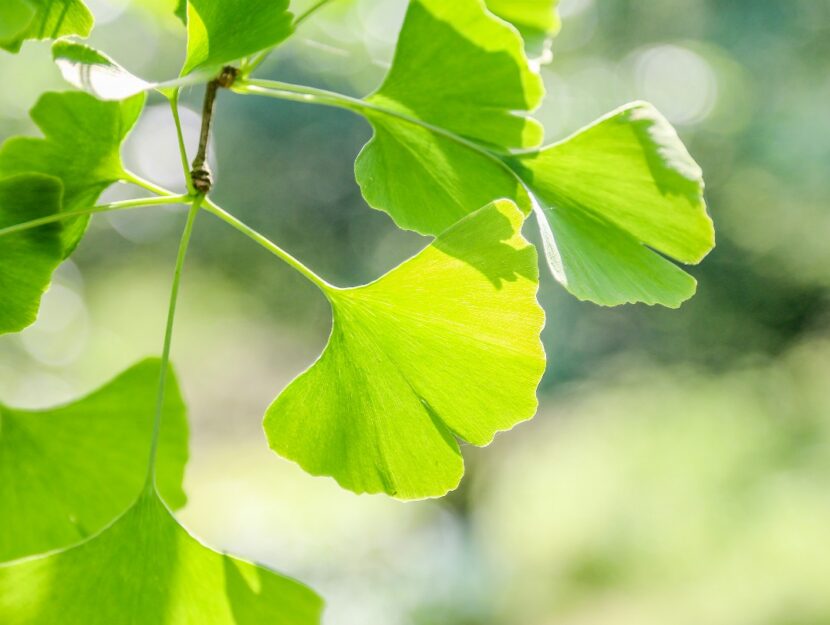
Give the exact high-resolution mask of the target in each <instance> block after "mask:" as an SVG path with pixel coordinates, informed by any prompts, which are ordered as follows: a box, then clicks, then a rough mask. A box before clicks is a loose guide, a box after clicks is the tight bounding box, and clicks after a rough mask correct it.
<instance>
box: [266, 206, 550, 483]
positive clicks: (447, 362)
mask: <svg viewBox="0 0 830 625" xmlns="http://www.w3.org/2000/svg"><path fill="white" fill-rule="evenodd" d="M522 221H523V215H522V213H521V211H519V210H518V208H516V206H515V205H514V204H513V203H511V202H508V201H500V202H497V203H494V204H491V205H489V206H487V207H485V208H483V209H481V210H479V211H477V212H475V213H473V214H471V215H468V216H467V217H465V218H464V219H462V220H461V221H459V222H458V223H457V224H456V225H455V226H453V227H452V228H451V229H450V230H448V231H447V232H445V233H444V234H442V235H441V236H439V237H438V238H437V239H436V240H435V242H433V243H432V245H430V246H429V247H427V248H426V249H425V250H424V251H422V252H421V253H420V254H418V255H417V256H415V257H414V258H412V259H410V260H409V261H407V262H405V263H404V264H402V265H400V266H399V267H398V268H396V269H394V270H393V271H391V272H390V273H388V274H386V275H385V276H384V277H382V278H380V279H379V280H377V281H376V282H373V283H371V284H369V285H367V286H363V287H358V288H354V289H345V290H332V291H331V292H330V293H329V297H330V300H331V304H332V308H333V311H334V323H333V329H332V333H331V337H330V339H329V343H328V346H327V347H326V350H325V352H324V353H323V355H322V356H321V357H320V359H319V360H318V361H317V362H316V363H315V364H314V365H313V366H312V367H311V368H310V369H309V370H308V371H306V372H305V373H304V374H302V375H301V376H300V377H299V378H297V380H295V381H294V382H293V383H292V384H291V385H290V386H289V387H288V388H287V389H286V390H285V391H284V392H283V393H282V395H281V396H280V397H279V398H278V399H277V400H276V401H275V402H274V404H273V405H272V406H271V407H270V408H269V409H268V412H267V415H266V418H265V431H266V434H267V436H268V440H269V441H270V445H271V447H272V448H273V449H274V450H275V451H277V452H278V453H280V454H282V455H283V456H285V457H287V458H290V459H292V460H295V461H297V462H298V463H299V464H300V465H301V466H302V467H304V468H305V469H306V470H307V471H308V472H309V473H312V474H314V475H329V476H333V477H334V478H336V479H337V481H338V482H339V483H340V484H341V485H342V486H343V487H344V488H347V489H349V490H353V491H355V492H358V493H361V492H368V493H378V492H383V493H388V494H390V495H394V496H396V497H399V498H401V499H415V498H423V497H431V496H440V495H443V494H445V493H446V492H447V491H449V490H451V489H452V488H454V487H455V486H457V484H458V482H459V480H460V479H461V475H462V473H463V460H462V457H461V453H460V450H459V444H458V441H457V439H462V440H464V441H467V442H469V443H472V444H474V445H487V444H488V443H490V442H491V441H492V440H493V437H494V435H495V434H496V433H497V432H498V431H501V430H507V429H509V428H511V427H513V426H514V425H516V424H517V423H519V422H521V421H524V420H526V419H529V418H531V417H532V416H533V414H534V413H535V411H536V405H537V402H536V387H537V385H538V383H539V380H540V379H541V376H542V373H543V371H544V368H545V355H544V351H543V349H542V344H541V342H540V339H539V335H540V332H541V330H542V326H543V325H544V313H543V311H542V310H541V308H540V307H539V305H538V304H537V302H536V290H537V281H538V269H537V265H536V260H537V259H536V251H535V249H534V248H533V247H532V246H530V245H529V244H528V243H527V242H526V241H525V240H524V239H523V238H522V236H521V234H520V232H519V231H520V228H521V225H522Z"/></svg>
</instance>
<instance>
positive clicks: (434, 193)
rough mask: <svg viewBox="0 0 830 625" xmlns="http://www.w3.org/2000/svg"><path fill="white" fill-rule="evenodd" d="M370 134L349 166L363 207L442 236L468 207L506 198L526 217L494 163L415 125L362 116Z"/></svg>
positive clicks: (511, 179)
mask: <svg viewBox="0 0 830 625" xmlns="http://www.w3.org/2000/svg"><path fill="white" fill-rule="evenodd" d="M366 116H367V118H368V119H369V120H370V121H371V122H372V126H373V127H374V130H375V135H374V137H373V138H372V140H371V142H370V143H369V144H367V145H366V147H365V148H364V149H363V151H362V152H361V153H360V156H359V157H358V159H357V162H356V163H355V172H356V176H357V181H358V182H359V183H360V187H361V190H362V192H363V197H364V198H365V199H366V202H367V203H368V204H369V206H372V207H374V208H377V209H379V210H384V211H386V212H388V213H389V214H390V215H391V216H392V218H393V219H394V220H395V223H396V224H397V225H398V226H399V227H400V228H404V229H407V230H415V231H416V232H421V233H423V234H435V233H438V232H443V231H444V230H446V229H447V228H449V227H450V226H452V225H453V224H454V223H456V222H457V221H458V220H459V219H461V218H462V217H464V216H465V215H468V214H469V213H470V211H471V210H472V208H471V207H474V206H484V205H485V204H488V203H489V202H492V201H493V200H494V199H496V198H510V199H513V200H514V201H516V202H517V203H518V204H519V206H521V207H522V209H523V210H524V212H526V213H528V212H530V208H531V203H530V199H529V197H528V195H527V192H526V191H525V189H524V187H523V186H522V183H521V181H520V180H518V179H517V178H516V176H515V175H514V174H513V172H511V171H510V169H509V167H506V166H505V164H504V163H503V162H501V161H500V160H499V159H498V158H495V157H493V156H492V155H491V154H488V153H487V152H486V151H482V150H479V149H476V148H475V147H474V146H470V145H467V144H465V143H459V142H458V141H456V140H454V139H452V138H449V137H446V136H445V135H443V134H440V133H436V132H434V131H432V130H429V129H426V128H423V127H422V126H420V125H418V124H413V123H411V122H407V121H401V120H399V119H395V118H390V117H389V116H388V115H385V114H372V113H366Z"/></svg>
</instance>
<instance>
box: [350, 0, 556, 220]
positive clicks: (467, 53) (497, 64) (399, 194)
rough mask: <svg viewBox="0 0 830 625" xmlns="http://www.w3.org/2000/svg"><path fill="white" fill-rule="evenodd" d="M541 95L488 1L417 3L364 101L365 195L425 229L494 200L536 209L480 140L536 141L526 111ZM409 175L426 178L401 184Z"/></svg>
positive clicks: (500, 144) (502, 146)
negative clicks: (368, 137) (370, 131)
mask: <svg viewBox="0 0 830 625" xmlns="http://www.w3.org/2000/svg"><path fill="white" fill-rule="evenodd" d="M543 94H544V90H543V87H542V82H541V79H540V77H539V76H538V74H536V73H535V72H533V71H532V70H531V69H530V67H529V64H528V61H527V58H526V57H525V55H524V52H523V49H522V41H521V38H520V37H519V36H518V35H517V34H516V32H515V30H513V29H512V28H510V27H509V26H507V25H506V24H505V23H504V22H502V21H501V20H499V19H497V18H495V17H494V16H493V15H492V14H491V13H489V12H488V11H487V10H486V9H485V8H484V5H483V4H482V2H481V0H457V1H454V2H444V1H443V0H413V1H412V2H410V5H409V10H408V11H407V14H406V18H405V21H404V25H403V29H402V31H401V35H400V39H399V42H398V47H397V51H396V53H395V59H394V62H393V64H392V69H391V70H390V72H389V75H388V76H387V77H386V80H385V81H384V83H383V85H382V86H381V87H380V89H379V90H378V91H377V92H375V93H374V94H372V95H371V96H369V97H368V98H366V101H367V103H368V105H369V106H368V107H367V108H366V109H365V110H364V111H363V112H364V114H365V115H366V116H367V118H368V119H369V121H370V122H371V123H372V125H373V127H374V130H375V136H374V138H373V139H372V141H371V142H370V143H369V144H367V146H366V147H365V148H364V150H363V152H362V153H361V155H360V156H359V158H358V160H357V163H356V173H357V179H358V182H359V184H360V186H361V189H362V191H363V195H364V197H365V198H366V201H367V202H368V203H369V205H370V206H373V207H374V208H377V209H380V210H384V211H386V212H388V213H389V214H390V215H391V216H392V217H393V219H395V221H396V222H397V223H398V225H400V226H401V227H404V228H408V229H412V230H416V231H418V232H421V233H425V234H438V233H440V232H442V231H443V230H445V229H446V228H448V227H449V226H451V225H452V224H453V223H455V222H456V221H457V220H458V219H459V218H460V217H462V216H464V215H466V214H469V213H470V212H472V211H473V210H475V208H476V207H479V206H482V205H483V204H485V203H487V202H490V201H492V200H493V199H496V198H501V197H506V198H511V199H514V200H516V201H517V202H518V203H519V204H520V206H521V207H522V208H523V209H525V210H526V211H529V208H530V207H529V204H528V202H527V198H526V196H524V194H523V192H522V189H521V186H520V185H519V184H518V183H517V181H516V180H515V179H514V178H513V177H512V176H511V175H510V174H509V172H508V171H506V170H505V168H504V167H503V164H502V163H500V162H499V160H498V159H497V158H494V156H493V155H492V154H491V153H489V152H488V151H487V150H486V149H483V148H480V147H479V144H486V145H489V146H493V147H495V149H496V150H497V151H499V150H501V151H503V150H507V149H508V148H521V147H533V146H536V145H538V144H539V143H540V142H541V140H542V129H541V126H540V125H539V124H538V122H536V121H535V120H533V119H531V118H529V117H528V113H529V112H530V111H532V110H534V109H535V108H536V107H537V106H538V105H539V104H540V102H541V99H542V96H543ZM459 138H462V140H461V141H459ZM402 174H403V175H404V176H406V177H407V178H408V179H411V180H413V181H414V180H417V181H418V184H409V185H403V184H401V183H400V182H399V179H398V177H399V176H400V175H402Z"/></svg>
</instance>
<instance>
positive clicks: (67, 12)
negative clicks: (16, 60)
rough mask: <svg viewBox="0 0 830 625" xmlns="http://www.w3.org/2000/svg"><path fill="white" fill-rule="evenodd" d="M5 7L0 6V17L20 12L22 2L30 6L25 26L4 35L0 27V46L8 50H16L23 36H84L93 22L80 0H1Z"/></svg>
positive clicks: (36, 37) (24, 37)
mask: <svg viewBox="0 0 830 625" xmlns="http://www.w3.org/2000/svg"><path fill="white" fill-rule="evenodd" d="M2 1H3V4H5V3H7V2H8V3H9V7H6V8H3V9H0V18H5V16H6V15H14V16H18V17H17V18H16V19H17V20H18V21H16V22H13V23H15V24H19V23H20V21H19V20H20V17H19V15H22V14H24V13H23V12H25V11H26V9H25V8H22V7H21V5H22V4H28V5H29V7H30V10H31V9H34V15H33V16H30V18H29V19H28V23H27V25H26V26H25V27H23V28H19V29H17V30H16V31H15V32H13V33H12V34H11V35H6V34H4V31H3V29H0V48H4V49H5V50H8V51H10V52H17V51H18V50H20V46H21V45H22V44H23V42H24V41H25V40H26V39H57V38H58V37H63V36H66V35H79V36H81V37H86V36H88V35H89V33H90V31H91V30H92V26H93V24H94V22H95V20H94V18H93V17H92V13H90V12H89V9H88V8H87V7H86V5H85V4H84V3H83V2H82V1H81V0H26V2H25V3H23V2H21V0H2Z"/></svg>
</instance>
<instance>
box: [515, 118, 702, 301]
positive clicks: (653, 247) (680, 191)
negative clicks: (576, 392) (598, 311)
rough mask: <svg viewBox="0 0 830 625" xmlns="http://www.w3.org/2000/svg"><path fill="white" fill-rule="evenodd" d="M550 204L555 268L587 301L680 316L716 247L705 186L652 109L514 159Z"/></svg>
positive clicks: (549, 243)
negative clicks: (695, 272)
mask: <svg viewBox="0 0 830 625" xmlns="http://www.w3.org/2000/svg"><path fill="white" fill-rule="evenodd" d="M511 164H512V166H513V167H514V168H515V169H516V171H517V172H518V173H519V175H520V176H521V177H522V178H523V179H524V180H525V181H526V182H527V184H528V186H529V187H530V189H531V190H532V191H533V193H534V194H535V195H536V196H537V197H538V199H539V202H540V208H539V216H540V225H541V226H542V231H543V235H544V242H545V248H546V250H545V251H546V254H547V258H548V263H549V265H550V267H551V270H552V272H553V274H554V276H556V278H557V279H558V280H559V281H560V282H561V283H562V284H563V285H564V286H565V287H566V288H567V289H568V290H569V291H570V292H571V293H573V294H574V295H576V296H577V297H578V298H580V299H586V300H590V301H592V302H596V303H598V304H604V305H608V306H614V305H618V304H622V303H626V302H646V303H648V304H662V305H664V306H670V307H677V306H679V305H680V304H681V303H682V302H683V301H684V300H686V299H688V298H689V297H691V296H692V295H693V294H694V291H695V285H696V283H695V280H694V279H693V278H692V277H691V276H689V275H688V274H686V273H685V272H683V271H682V270H681V269H680V268H678V267H677V266H676V265H674V264H673V263H671V262H670V261H668V260H667V259H666V258H665V257H664V256H663V255H665V256H668V257H670V258H674V259H676V260H678V261H680V262H683V263H690V264H694V263H698V262H700V260H701V259H702V258H703V257H704V256H705V255H706V254H707V253H708V252H709V251H710V250H711V249H712V247H713V246H714V230H713V227H712V222H711V220H710V219H709V217H708V215H707V214H706V205H705V202H704V200H703V177H702V173H701V171H700V168H699V167H698V165H697V163H695V161H694V160H693V159H692V157H691V156H690V155H689V153H688V152H687V151H686V148H685V147H684V146H683V144H682V143H681V141H680V139H679V138H678V136H677V133H676V132H675V131H674V129H673V128H672V127H671V125H670V124H669V122H668V121H666V120H665V118H663V117H662V116H661V115H660V114H659V113H658V112H657V111H656V110H655V109H654V108H653V107H652V106H650V105H648V104H645V103H634V104H631V105H628V106H626V107H624V108H622V109H620V110H619V111H616V112H614V113H612V114H610V115H609V116H607V117H606V118H604V119H602V120H600V121H598V122H597V123H595V124H594V125H592V126H589V127H588V128H586V129H584V130H582V131H581V132H579V133H577V134H575V135H574V136H572V137H570V138H569V139H566V140H565V141H562V142H561V143H557V144H555V145H552V146H550V147H547V148H545V149H543V150H540V151H538V152H532V153H527V154H523V155H521V156H518V157H516V158H514V159H512V160H511Z"/></svg>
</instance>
